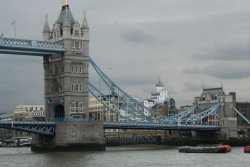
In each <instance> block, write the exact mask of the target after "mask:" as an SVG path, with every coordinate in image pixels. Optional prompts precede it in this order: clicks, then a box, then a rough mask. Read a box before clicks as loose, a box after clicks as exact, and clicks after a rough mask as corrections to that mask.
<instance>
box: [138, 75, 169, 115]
mask: <svg viewBox="0 0 250 167" xmlns="http://www.w3.org/2000/svg"><path fill="white" fill-rule="evenodd" d="M155 89H156V91H155V92H154V93H151V98H150V99H146V100H144V102H143V103H144V106H145V107H148V108H152V107H153V106H155V105H163V104H164V102H165V101H167V100H168V91H167V90H166V89H165V88H164V85H163V83H162V82H161V80H160V79H159V81H158V82H157V83H156V84H155ZM144 115H146V116H150V113H149V112H148V111H146V110H144Z"/></svg>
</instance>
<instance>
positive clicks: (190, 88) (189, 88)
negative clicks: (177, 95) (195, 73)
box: [182, 83, 202, 92]
mask: <svg viewBox="0 0 250 167" xmlns="http://www.w3.org/2000/svg"><path fill="white" fill-rule="evenodd" d="M201 89H202V85H197V84H195V83H185V85H184V87H183V89H182V91H185V92H197V91H201Z"/></svg>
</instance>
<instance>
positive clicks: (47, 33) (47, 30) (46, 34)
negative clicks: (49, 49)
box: [43, 14, 51, 41]
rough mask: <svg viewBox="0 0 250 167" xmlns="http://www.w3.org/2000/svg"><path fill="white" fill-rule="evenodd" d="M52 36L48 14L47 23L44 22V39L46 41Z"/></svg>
mask: <svg viewBox="0 0 250 167" xmlns="http://www.w3.org/2000/svg"><path fill="white" fill-rule="evenodd" d="M50 36H51V31H50V28H49V23H48V15H47V14H46V16H45V23H44V27H43V39H44V40H45V41H49V40H50Z"/></svg>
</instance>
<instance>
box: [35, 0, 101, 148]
mask: <svg viewBox="0 0 250 167" xmlns="http://www.w3.org/2000/svg"><path fill="white" fill-rule="evenodd" d="M43 37H44V40H45V41H52V42H63V44H64V47H65V49H66V52H65V53H64V54H54V55H51V56H49V57H44V58H43V59H44V60H43V64H44V82H45V110H46V120H48V121H55V122H56V129H55V130H56V134H55V136H54V137H51V138H49V137H46V136H35V135H34V136H33V140H34V142H33V144H32V149H33V150H40V149H41V150H47V149H54V150H86V149H91V150H103V149H105V139H104V130H103V127H102V124H101V123H89V122H88V118H89V108H88V104H89V94H88V66H89V27H88V24H87V19H86V12H84V16H83V20H82V23H81V24H80V23H78V22H77V21H76V20H75V19H74V17H73V15H72V13H71V11H70V8H69V4H68V1H64V4H63V6H62V9H61V13H60V15H59V18H58V19H57V21H56V22H55V24H54V25H53V28H52V30H50V27H49V23H48V16H47V15H46V21H45V24H44V29H43Z"/></svg>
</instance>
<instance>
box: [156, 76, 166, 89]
mask: <svg viewBox="0 0 250 167" xmlns="http://www.w3.org/2000/svg"><path fill="white" fill-rule="evenodd" d="M155 87H164V85H163V83H162V82H161V78H160V77H159V81H158V82H156V84H155Z"/></svg>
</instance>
